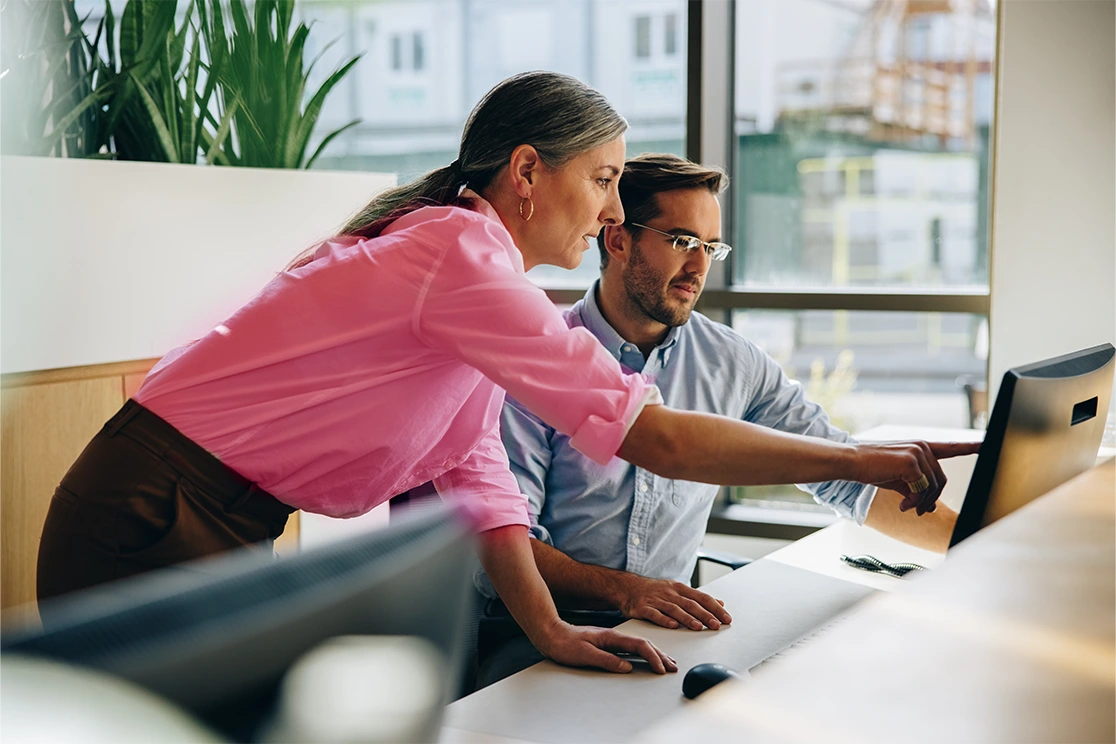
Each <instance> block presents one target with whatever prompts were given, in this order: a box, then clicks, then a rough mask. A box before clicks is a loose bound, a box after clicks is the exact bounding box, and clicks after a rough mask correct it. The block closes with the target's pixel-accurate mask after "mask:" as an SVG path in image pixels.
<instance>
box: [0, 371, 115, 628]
mask: <svg viewBox="0 0 1116 744" xmlns="http://www.w3.org/2000/svg"><path fill="white" fill-rule="evenodd" d="M2 396H3V397H2V398H0V411H2V415H0V418H2V431H0V442H2V445H3V446H2V447H0V608H4V609H6V608H9V607H13V606H15V605H19V604H23V603H27V602H33V601H34V599H35V563H36V560H37V556H38V550H39V536H40V535H41V534H42V528H43V521H44V520H45V519H46V512H47V506H48V505H49V504H50V498H51V495H52V494H53V493H54V489H55V487H56V486H57V485H58V483H59V481H61V480H62V476H63V475H65V474H66V471H67V470H68V469H69V467H70V465H71V464H73V462H74V460H76V459H77V456H78V455H79V454H81V451H82V449H84V447H85V445H86V444H88V443H89V440H90V439H92V438H93V435H94V434H96V433H97V431H98V430H99V429H100V428H101V427H102V426H103V425H104V423H105V421H107V420H108V419H109V418H110V417H111V416H112V415H113V414H114V413H116V411H117V410H119V408H120V406H121V405H123V403H124V396H123V388H122V386H121V381H120V377H119V376H115V377H103V378H99V379H89V380H72V381H66V382H55V383H50V384H44V385H28V386H21V387H11V388H5V389H4V390H3V392H2Z"/></svg>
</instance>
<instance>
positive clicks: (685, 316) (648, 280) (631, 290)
mask: <svg viewBox="0 0 1116 744" xmlns="http://www.w3.org/2000/svg"><path fill="white" fill-rule="evenodd" d="M621 278H622V279H623V280H624V292H625V293H627V295H628V300H629V301H630V302H631V303H632V305H634V306H635V307H636V308H638V309H639V310H640V311H642V312H643V314H644V315H646V316H647V317H649V318H651V319H652V320H654V321H657V322H659V323H662V324H663V325H665V326H668V327H670V328H675V327H677V326H680V325H685V324H686V321H688V320H689V319H690V313H692V312H693V310H694V308H693V306H692V305H687V304H669V303H668V301H667V297H666V292H668V291H669V289H670V280H668V279H667V277H665V276H663V274H661V273H660V272H658V271H656V270H655V269H653V268H652V267H651V265H650V264H648V263H647V262H646V261H645V260H644V259H643V252H642V251H641V250H640V249H639V246H638V245H637V244H636V243H634V242H633V244H632V258H631V260H630V261H629V262H628V266H627V267H626V269H625V270H624V272H623V274H622V277H621ZM689 283H691V284H693V285H694V286H695V287H696V288H697V289H698V292H699V294H700V291H701V280H700V279H693V280H691V281H690V282H689Z"/></svg>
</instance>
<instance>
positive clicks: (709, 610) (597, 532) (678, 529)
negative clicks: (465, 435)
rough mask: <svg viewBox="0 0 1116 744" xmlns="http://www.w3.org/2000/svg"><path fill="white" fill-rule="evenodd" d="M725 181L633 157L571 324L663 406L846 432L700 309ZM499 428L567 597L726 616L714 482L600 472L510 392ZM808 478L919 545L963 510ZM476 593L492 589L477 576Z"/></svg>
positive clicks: (827, 498)
mask: <svg viewBox="0 0 1116 744" xmlns="http://www.w3.org/2000/svg"><path fill="white" fill-rule="evenodd" d="M727 182H728V177H727V176H726V175H725V174H724V172H723V171H721V170H719V169H713V168H705V167H702V166H699V165H696V164H694V163H691V162H689V161H687V160H683V159H682V158H678V157H676V156H673V155H642V156H640V157H637V158H635V159H633V160H630V161H628V162H627V163H626V164H625V168H624V173H623V176H622V178H621V179H620V198H621V201H622V202H623V206H624V214H625V221H624V224H623V225H610V226H608V227H606V228H605V229H604V230H603V231H602V233H601V235H600V236H599V237H598V247H599V248H600V252H601V278H600V281H599V282H598V283H597V284H596V285H595V286H594V287H593V288H591V289H590V290H589V291H588V292H587V293H586V295H585V297H584V298H583V299H582V300H580V301H579V302H578V303H577V304H576V305H574V306H573V308H571V309H570V310H569V311H568V312H567V313H566V322H567V323H568V324H569V325H570V326H571V327H575V326H581V327H584V328H586V329H587V330H588V331H590V332H591V333H592V334H593V335H594V336H596V338H597V339H598V340H599V341H600V342H601V343H602V344H603V345H604V346H605V348H607V349H608V350H609V351H610V352H612V353H613V354H614V355H615V356H616V358H617V359H618V360H619V361H620V363H621V364H623V365H624V366H626V367H628V368H629V369H631V370H633V371H636V372H641V373H643V374H644V375H646V376H648V377H649V378H651V379H652V380H653V381H654V382H655V384H656V385H658V387H659V389H660V391H661V392H662V395H663V398H664V400H665V402H666V404H667V405H669V406H672V407H674V408H679V409H686V410H693V411H702V412H707V413H717V414H721V415H725V416H733V417H737V418H740V419H742V420H745V421H749V422H752V423H755V424H760V425H763V426H769V427H771V428H774V429H779V430H782V431H787V432H793V433H796V434H805V435H810V436H819V437H825V438H828V439H832V440H836V441H849V439H850V437H849V435H848V434H847V433H845V432H843V431H841V430H840V429H837V428H836V427H834V426H833V425H832V424H831V423H830V421H829V418H828V416H826V413H825V411H823V410H822V409H821V407H820V406H818V405H816V404H814V403H811V402H810V401H808V400H807V399H806V397H805V395H804V393H803V390H802V386H801V385H799V384H798V383H795V382H791V381H790V380H788V379H787V377H786V375H784V374H783V371H782V369H781V368H780V367H779V365H778V364H777V363H776V362H775V361H774V360H773V359H772V358H771V357H770V356H768V355H767V354H766V353H764V352H763V351H761V350H760V349H759V348H758V347H756V346H755V345H754V344H752V343H751V342H750V341H747V340H746V339H744V338H743V337H741V336H740V335H739V334H737V333H736V332H735V331H733V330H732V329H731V328H729V327H727V326H725V325H723V324H721V323H717V322H715V321H712V320H710V319H708V318H706V317H705V316H704V315H702V314H700V313H695V312H694V305H695V304H696V303H697V300H698V298H699V297H700V296H701V291H702V288H703V286H704V284H705V277H706V274H707V273H708V271H709V267H710V263H711V262H712V261H714V260H723V259H724V257H725V256H726V255H727V253H728V251H729V250H730V249H729V248H728V246H727V245H725V244H723V243H721V242H720V240H721V236H720V226H721V210H720V206H719V204H718V202H717V194H719V193H721V192H722V191H723V190H724V188H725V187H726V186H727ZM501 425H502V435H503V441H504V447H505V449H506V450H507V453H508V457H509V459H510V461H511V466H512V472H513V473H515V476H516V478H517V480H518V481H519V486H520V488H521V489H522V490H523V493H524V494H526V496H527V498H528V500H529V509H528V511H529V512H530V514H531V517H532V521H533V522H534V523H535V524H534V526H533V528H532V535H533V536H534V537H535V538H537V539H536V540H533V541H532V547H533V550H534V554H535V559H536V561H537V563H538V566H539V570H540V572H541V573H542V575H543V578H544V579H545V580H546V582H547V584H548V586H549V587H550V590H551V592H552V594H553V595H554V596H555V599H556V600H557V601H558V602H559V606H562V605H565V606H567V607H582V608H611V609H616V610H619V611H620V612H621V613H622V615H623V616H624V617H628V618H642V619H644V620H648V621H650V622H653V623H656V624H658V625H662V626H664V627H670V628H677V627H682V628H690V629H693V630H701V629H702V628H704V627H709V628H713V629H716V628H719V627H720V626H721V625H722V624H725V623H729V622H731V616H730V615H729V613H728V612H727V611H726V610H725V608H724V607H723V606H721V604H720V602H718V601H717V600H716V599H714V598H713V597H711V596H710V595H708V594H706V593H705V592H702V591H699V590H697V589H692V588H691V587H689V586H688V584H687V583H686V581H687V580H688V578H689V577H690V575H691V574H692V572H693V569H694V565H695V563H696V560H697V549H698V546H699V545H700V544H701V541H702V538H703V537H704V535H705V525H706V522H707V520H708V517H709V512H710V510H711V508H712V506H713V503H714V500H715V499H716V496H717V492H718V487H717V486H711V485H706V484H701V483H691V482H686V481H672V480H667V479H665V478H660V477H658V476H656V475H653V474H652V473H650V472H648V471H646V470H643V469H640V468H637V467H635V466H634V465H630V464H629V463H627V462H623V461H621V460H619V459H614V460H613V461H612V462H611V463H609V464H608V465H605V466H601V465H597V464H596V463H594V462H592V461H591V460H589V458H587V457H585V456H584V455H582V454H581V453H579V452H577V451H576V450H574V449H573V448H572V447H571V446H570V441H569V437H567V436H565V435H562V434H559V433H558V432H556V431H555V430H554V429H552V428H550V427H548V426H547V425H546V424H544V423H543V422H542V421H541V420H539V419H538V418H537V417H536V416H534V415H533V414H531V413H530V412H529V411H527V409H525V408H524V407H523V406H521V405H520V404H519V403H517V402H516V401H515V400H512V399H510V398H509V399H507V401H506V403H505V405H504V411H503V419H502V422H501ZM802 487H803V488H805V489H806V490H807V491H809V492H810V493H811V494H813V496H814V498H815V499H816V500H817V501H819V502H820V503H823V504H826V505H828V506H829V507H830V508H832V509H833V510H834V511H836V512H837V513H838V514H840V515H842V516H844V517H850V518H852V519H855V520H856V521H857V522H858V523H862V524H868V525H869V526H872V527H875V528H877V529H880V530H881V531H885V532H888V533H889V534H892V535H893V536H895V537H899V538H900V539H907V540H908V541H911V542H922V543H923V544H926V543H927V542H928V540H927V538H926V536H927V535H930V534H932V533H934V531H935V529H934V526H935V525H939V526H940V529H938V530H937V533H938V534H948V527H949V526H951V525H952V522H951V521H950V520H952V519H953V518H955V517H956V515H955V514H953V513H952V512H949V510H947V509H945V508H944V507H943V508H941V509H938V510H937V511H936V512H935V513H931V514H927V515H925V516H923V517H915V515H914V514H913V513H912V512H908V513H906V514H903V513H902V512H901V511H900V502H901V500H902V496H901V495H900V494H898V493H895V492H892V491H881V492H880V493H878V494H877V492H876V491H877V489H876V488H875V487H872V486H862V485H861V484H859V483H851V482H838V481H833V482H828V483H814V484H808V485H805V486H802ZM915 520H918V524H915ZM920 538H921V539H920ZM477 586H478V588H479V589H480V590H481V591H482V593H485V594H487V595H488V596H489V597H494V596H495V594H494V592H493V591H492V589H491V585H490V584H489V583H488V582H487V580H486V577H485V576H484V575H483V573H481V574H478V576H477ZM519 643H520V644H522V642H521V641H520V642H519ZM517 654H518V657H519V658H518V660H517V661H515V662H510V663H504V661H506V658H505V660H504V661H497V663H496V665H497V666H498V667H500V668H499V669H497V670H495V671H493V670H489V671H490V673H489V674H487V679H486V678H485V677H486V675H485V674H483V673H482V680H481V681H482V682H485V681H493V680H494V679H495V678H499V676H501V675H502V674H506V673H510V672H511V671H515V669H518V668H522V666H525V665H526V662H531V661H535V660H538V659H539V658H541V656H539V657H532V655H531V654H530V653H526V654H524V653H523V650H522V649H520V651H519V652H517ZM499 655H500V656H501V657H509V656H514V655H516V654H510V655H509V654H508V653H506V652H505V651H504V650H501V651H500V654H499ZM482 664H483V662H482ZM483 671H484V670H483V667H482V672H483Z"/></svg>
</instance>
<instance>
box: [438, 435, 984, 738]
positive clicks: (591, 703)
mask: <svg viewBox="0 0 1116 744" xmlns="http://www.w3.org/2000/svg"><path fill="white" fill-rule="evenodd" d="M904 436H906V437H911V436H921V437H924V438H928V439H940V440H944V439H962V438H964V439H970V440H971V439H972V438H973V437H974V436H975V437H979V436H980V433H977V432H971V431H967V430H960V431H958V430H940V429H939V430H918V431H912V430H911V429H909V428H908V429H902V430H899V429H894V428H890V427H881V428H880V429H876V430H873V431H871V432H868V433H866V434H865V435H861V438H862V439H865V440H866V441H867V440H887V439H901V438H904ZM975 459H976V458H975V457H968V458H958V459H955V460H952V461H947V462H945V463H943V466H944V467H945V468H946V474H947V476H948V477H949V478H950V484H949V485H947V491H946V493H945V494H944V495H943V500H944V501H945V502H947V503H951V504H952V505H954V506H956V505H957V504H959V503H960V500H961V498H962V497H963V495H964V488H965V486H966V484H967V482H968V474H969V473H971V470H972V465H973V462H974V461H975ZM841 553H848V554H857V553H871V554H873V555H876V556H878V557H880V558H881V559H883V560H890V561H913V562H917V563H920V564H922V565H925V566H927V567H933V566H936V565H938V564H939V563H940V562H941V561H942V558H943V556H941V555H939V554H935V553H932V552H930V551H925V550H920V549H918V548H914V547H912V546H909V545H905V544H903V543H900V542H898V541H895V540H891V539H890V538H887V537H885V536H883V535H880V534H879V533H876V532H874V531H873V530H870V529H867V528H863V527H858V526H857V525H855V524H853V523H851V522H848V521H845V520H842V521H841V522H839V523H838V524H835V525H833V526H831V527H828V528H826V529H824V530H821V531H819V532H817V533H815V534H813V535H810V536H809V537H806V538H804V539H802V540H799V541H798V542H796V543H793V544H792V545H790V546H788V547H786V548H783V549H782V550H779V551H776V552H775V553H772V554H770V555H768V556H766V557H765V558H763V559H761V560H760V561H757V562H756V563H755V564H753V566H756V567H758V568H759V569H760V570H762V571H767V572H771V573H772V575H773V576H775V577H776V578H782V579H783V580H785V581H786V582H793V583H794V584H795V586H796V588H797V589H799V590H800V591H799V593H798V595H797V596H799V597H801V594H802V591H805V592H806V593H808V590H809V588H810V587H811V585H812V583H816V584H817V586H818V590H819V592H821V591H826V592H830V591H832V587H831V585H832V582H829V581H828V580H823V579H822V577H823V576H836V577H837V578H841V579H845V580H846V581H849V582H850V586H853V585H856V586H867V587H873V588H878V589H883V590H887V591H891V590H902V589H905V588H907V587H909V586H910V585H911V582H904V581H900V580H898V579H892V578H890V577H882V576H878V575H876V574H870V573H867V572H864V571H859V570H857V569H854V568H851V567H849V566H846V565H845V564H843V563H841V562H840V560H839V559H838V556H839V555H840V554H841ZM753 566H749V567H745V568H743V569H741V570H740V571H736V572H734V573H732V574H729V575H728V576H723V577H721V578H720V579H718V580H717V581H714V582H712V583H710V584H709V585H707V586H706V587H704V589H705V590H706V591H708V592H709V593H711V594H713V595H714V596H716V597H718V598H720V599H722V600H724V602H725V606H726V607H728V609H729V610H730V611H731V612H732V613H733V617H734V623H733V625H732V626H730V627H725V628H722V629H721V630H720V631H709V630H706V631H702V632H694V631H689V630H681V629H679V630H668V629H666V628H660V627H658V626H655V625H652V624H650V623H646V622H643V621H628V622H626V623H624V624H622V625H620V626H619V629H620V630H622V631H624V632H626V633H630V634H632V635H638V636H642V637H645V638H648V639H650V640H651V641H652V642H653V643H655V644H656V645H658V646H659V647H660V648H662V649H663V650H665V651H666V652H667V653H669V654H671V655H672V656H674V657H675V658H676V659H677V660H678V665H679V668H680V671H679V673H678V674H669V675H665V676H657V675H654V674H651V673H650V672H645V671H640V670H637V671H635V672H633V673H632V674H630V675H610V674H607V673H605V672H597V671H589V670H579V669H569V668H566V667H561V666H558V665H556V664H553V663H551V662H542V663H540V664H536V665H535V666H533V667H531V668H530V669H526V670H524V671H522V672H520V673H518V674H516V675H513V676H512V677H509V678H507V679H505V680H502V681H500V682H498V683H496V684H495V685H492V686H490V687H487V688H485V689H483V690H480V691H479V692H476V693H474V694H473V695H470V696H468V697H466V698H463V699H462V700H459V701H457V702H456V703H453V704H452V705H450V706H449V707H448V708H447V709H446V719H445V723H444V728H443V733H442V738H441V741H442V742H443V744H481V743H485V742H487V743H488V744H508V743H510V742H543V743H547V744H549V743H552V742H579V743H580V742H589V741H622V740H627V739H631V738H632V737H635V736H637V735H638V734H639V733H640V732H641V731H643V730H645V729H647V728H648V727H649V726H652V725H654V724H655V723H656V722H658V721H662V720H664V719H667V718H669V717H671V716H672V715H679V714H681V713H682V712H683V710H684V708H685V707H687V706H690V705H692V704H691V703H688V702H687V701H686V700H685V699H684V698H683V697H682V695H681V687H682V677H683V674H684V673H685V671H686V670H688V669H689V668H691V667H692V666H694V665H695V664H699V663H702V662H707V661H720V662H722V663H725V664H727V665H729V666H735V667H736V668H745V669H746V668H749V667H750V666H751V665H752V664H753V663H755V662H756V661H758V659H748V658H744V657H742V656H741V652H740V650H739V647H740V639H741V638H744V637H748V634H750V633H755V632H774V631H775V630H776V629H777V628H778V626H779V624H780V618H781V617H786V615H787V613H796V612H805V611H808V609H809V608H807V607H804V606H798V607H796V606H794V605H793V603H791V604H787V605H785V606H780V598H779V595H778V593H777V592H774V593H772V594H771V595H770V596H768V597H767V601H766V602H764V606H763V607H762V608H760V607H756V606H755V605H756V602H755V600H756V599H757V598H756V596H755V588H754V587H749V588H742V580H743V578H745V577H746V576H752V575H754V573H755V571H754V570H753ZM748 571H753V574H745V572H748ZM779 571H781V572H782V573H781V574H776V573H775V572H779ZM819 574H820V576H819ZM760 624H762V626H763V627H761V625H760ZM789 640H793V639H788V642H789ZM738 657H739V658H738ZM687 738H691V737H687Z"/></svg>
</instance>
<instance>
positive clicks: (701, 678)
mask: <svg viewBox="0 0 1116 744" xmlns="http://www.w3.org/2000/svg"><path fill="white" fill-rule="evenodd" d="M747 676H748V675H747V674H746V673H745V674H741V673H740V672H738V671H736V670H735V669H729V668H728V667H727V666H725V665H724V664H698V665H697V666H696V667H694V668H693V669H691V670H690V671H688V672H686V676H685V677H683V678H682V694H683V695H685V696H686V697H687V698H689V699H690V700H693V699H694V698H696V697H697V696H698V695H700V694H701V693H703V692H705V691H706V690H708V689H709V688H710V687H713V686H714V685H719V684H721V683H722V682H724V681H725V680H726V679H741V680H742V679H746V678H747Z"/></svg>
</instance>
